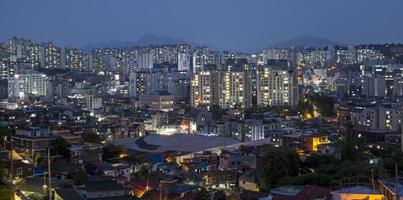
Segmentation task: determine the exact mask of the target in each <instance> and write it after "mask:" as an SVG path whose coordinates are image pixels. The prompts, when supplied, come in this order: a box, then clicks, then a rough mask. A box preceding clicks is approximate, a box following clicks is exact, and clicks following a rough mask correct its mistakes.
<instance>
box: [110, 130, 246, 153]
mask: <svg viewBox="0 0 403 200" xmlns="http://www.w3.org/2000/svg"><path fill="white" fill-rule="evenodd" d="M237 143H240V142H239V141H237V140H234V139H231V138H224V137H216V136H201V135H193V134H176V135H149V136H145V137H141V138H125V139H121V140H117V141H114V142H113V144H115V145H122V146H124V147H125V148H127V149H131V150H136V151H142V152H150V153H162V152H166V151H181V152H198V151H202V150H205V149H211V148H215V147H221V146H227V145H233V144H237Z"/></svg>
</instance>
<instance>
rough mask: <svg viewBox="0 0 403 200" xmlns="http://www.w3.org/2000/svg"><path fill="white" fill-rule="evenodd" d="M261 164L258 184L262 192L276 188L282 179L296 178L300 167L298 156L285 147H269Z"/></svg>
mask: <svg viewBox="0 0 403 200" xmlns="http://www.w3.org/2000/svg"><path fill="white" fill-rule="evenodd" d="M262 162H263V163H262V165H261V167H260V168H261V172H260V173H261V174H260V176H259V182H260V185H261V186H262V189H264V190H268V189H269V188H271V187H273V186H276V184H277V182H278V181H279V180H280V179H281V178H282V177H293V176H297V175H298V172H299V169H300V165H301V160H300V159H299V157H298V154H297V153H296V152H295V151H294V150H293V149H290V148H286V147H279V148H277V147H270V148H269V149H268V150H267V151H266V153H265V154H264V155H263V161H262Z"/></svg>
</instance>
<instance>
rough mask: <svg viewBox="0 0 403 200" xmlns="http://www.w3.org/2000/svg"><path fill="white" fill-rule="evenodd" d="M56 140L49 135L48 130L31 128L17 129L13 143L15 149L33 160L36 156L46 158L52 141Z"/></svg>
mask: <svg viewBox="0 0 403 200" xmlns="http://www.w3.org/2000/svg"><path fill="white" fill-rule="evenodd" d="M54 139H55V137H53V136H51V135H49V129H48V128H40V127H29V128H25V129H17V130H16V131H15V135H14V136H13V143H14V148H16V149H17V150H19V151H20V152H22V153H24V154H25V155H26V156H28V157H30V158H31V159H33V158H35V155H39V156H42V157H45V156H46V154H47V148H48V147H49V144H50V141H52V140H54Z"/></svg>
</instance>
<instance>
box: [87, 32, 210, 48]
mask: <svg viewBox="0 0 403 200" xmlns="http://www.w3.org/2000/svg"><path fill="white" fill-rule="evenodd" d="M173 44H189V45H191V46H207V45H203V44H197V43H192V42H189V41H186V40H183V39H180V38H179V39H175V38H170V37H161V36H155V35H150V34H147V35H143V36H142V37H140V38H139V39H138V40H136V41H134V42H122V41H109V42H98V43H96V44H90V45H87V46H84V47H83V48H82V49H83V50H91V49H95V48H129V47H144V46H150V45H173Z"/></svg>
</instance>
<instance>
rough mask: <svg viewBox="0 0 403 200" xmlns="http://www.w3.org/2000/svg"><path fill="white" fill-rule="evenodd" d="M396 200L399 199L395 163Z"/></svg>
mask: <svg viewBox="0 0 403 200" xmlns="http://www.w3.org/2000/svg"><path fill="white" fill-rule="evenodd" d="M395 181H396V200H399V199H400V197H399V178H398V176H397V163H395Z"/></svg>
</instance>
